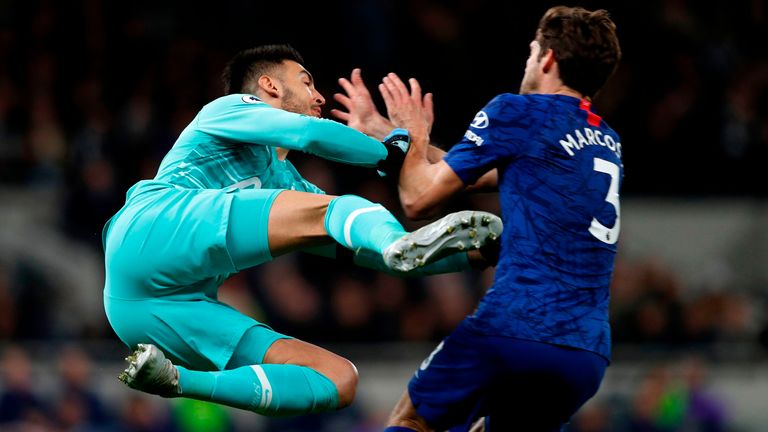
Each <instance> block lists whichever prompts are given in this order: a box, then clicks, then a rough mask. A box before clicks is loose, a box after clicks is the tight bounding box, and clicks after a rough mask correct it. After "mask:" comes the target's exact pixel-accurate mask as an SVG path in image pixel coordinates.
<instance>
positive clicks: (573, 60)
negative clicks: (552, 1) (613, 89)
mask: <svg viewBox="0 0 768 432" xmlns="http://www.w3.org/2000/svg"><path fill="white" fill-rule="evenodd" d="M536 40H537V41H538V42H539V45H541V54H540V55H541V56H543V55H544V54H545V53H546V52H547V50H548V49H552V51H553V53H554V55H555V59H556V60H557V64H558V67H559V69H560V79H562V81H563V84H565V85H567V86H568V87H570V88H572V89H574V90H576V91H578V92H580V93H581V94H583V95H584V96H586V97H593V96H594V95H595V94H596V93H597V92H598V91H599V90H600V88H602V87H603V85H604V84H605V82H606V81H608V78H610V76H611V75H612V74H613V72H614V71H615V70H616V68H617V67H618V64H619V60H621V48H620V47H619V39H618V37H617V36H616V24H614V23H613V21H611V18H610V17H609V16H608V12H607V11H606V10H604V9H599V10H596V11H588V10H586V9H584V8H581V7H566V6H555V7H553V8H550V9H549V10H548V11H547V12H545V13H544V16H543V17H542V18H541V20H540V21H539V28H538V29H537V31H536Z"/></svg>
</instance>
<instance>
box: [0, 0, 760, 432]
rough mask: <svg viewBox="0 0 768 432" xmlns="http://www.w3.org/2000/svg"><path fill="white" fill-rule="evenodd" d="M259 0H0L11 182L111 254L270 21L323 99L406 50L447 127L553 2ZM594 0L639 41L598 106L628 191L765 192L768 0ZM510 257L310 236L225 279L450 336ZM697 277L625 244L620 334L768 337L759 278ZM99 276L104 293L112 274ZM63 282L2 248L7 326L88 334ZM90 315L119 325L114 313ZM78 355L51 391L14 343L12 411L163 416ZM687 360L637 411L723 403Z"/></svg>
mask: <svg viewBox="0 0 768 432" xmlns="http://www.w3.org/2000/svg"><path fill="white" fill-rule="evenodd" d="M258 3H259V2H247V1H243V0H241V1H230V2H223V3H220V4H217V5H216V6H214V5H212V4H207V3H199V4H198V3H197V2H194V1H193V2H149V1H138V2H130V4H128V3H120V2H106V1H103V0H77V1H71V2H56V1H53V0H29V1H5V2H0V188H17V189H21V190H29V191H39V190H45V191H51V192H53V193H54V194H55V195H56V196H57V197H60V199H59V200H57V201H56V203H57V206H56V208H55V212H56V215H55V220H56V221H57V224H58V228H59V229H60V230H61V232H62V233H64V234H65V235H66V236H67V237H68V238H69V239H70V240H71V241H72V242H77V243H78V244H85V245H88V246H89V247H91V248H92V250H93V251H95V252H97V253H100V247H101V245H100V240H101V236H100V233H101V227H102V226H103V224H104V222H105V221H106V220H107V219H108V218H109V217H110V216H111V215H112V214H113V213H114V212H115V211H116V210H117V209H118V208H119V207H120V206H121V204H122V201H123V198H124V193H125V191H126V190H127V189H128V187H130V185H132V184H133V183H134V182H136V181H138V180H140V179H143V178H150V177H152V176H154V172H155V170H156V168H157V166H158V164H159V163H160V160H161V158H162V157H163V155H164V154H165V152H166V151H167V150H168V149H169V148H170V147H171V146H172V145H173V142H174V140H175V138H176V136H177V135H178V133H179V132H180V131H181V130H182V129H183V128H184V127H185V126H186V124H187V123H188V122H189V121H190V120H191V119H192V118H193V117H194V115H195V114H196V112H197V111H198V110H199V109H200V108H201V107H202V105H204V104H205V103H207V102H208V101H210V100H212V99H214V98H216V97H218V96H219V95H221V86H220V83H219V73H220V71H221V69H222V68H223V66H224V64H225V62H226V60H227V59H228V58H229V57H230V56H231V55H232V54H234V53H235V52H236V51H238V50H239V49H242V48H245V47H248V46H252V45H256V44H260V43H271V42H290V43H292V44H294V46H296V47H297V48H298V49H299V50H300V51H301V52H302V53H303V54H304V56H305V58H306V60H307V67H308V68H309V70H310V71H312V72H313V75H314V77H315V80H316V83H317V86H318V88H319V90H320V91H321V92H322V93H323V94H324V95H325V96H326V99H327V100H328V104H329V106H328V107H326V110H325V111H326V112H328V111H330V110H329V108H330V106H331V105H333V101H332V97H331V96H332V94H333V93H334V92H336V91H338V90H339V88H338V86H337V84H336V82H335V80H336V79H337V78H338V77H340V76H344V75H347V74H348V73H349V71H350V70H351V69H352V68H353V67H356V66H362V67H363V74H364V77H365V78H366V79H367V80H368V83H369V86H370V87H371V88H373V86H374V85H375V84H376V83H377V82H378V81H377V80H378V77H381V76H383V75H384V74H385V73H386V72H389V71H391V70H392V71H396V72H398V73H400V74H402V75H404V76H416V77H418V78H419V79H420V80H421V81H422V84H423V86H424V88H425V89H426V90H427V91H433V92H434V93H435V94H436V118H437V121H436V123H435V126H434V129H433V132H432V138H433V139H434V140H435V142H436V143H437V144H439V145H442V146H443V147H445V148H448V147H450V144H451V143H452V142H455V141H457V140H458V139H459V138H460V137H461V135H462V134H463V132H464V128H465V127H466V124H467V122H468V121H469V120H471V118H472V116H473V115H474V113H475V112H476V111H477V110H478V109H479V108H480V107H482V105H483V104H484V103H485V102H487V101H488V100H489V99H490V98H491V97H493V96H494V95H495V94H497V93H500V92H516V91H517V89H518V85H519V81H520V78H521V77H522V71H523V67H524V63H525V58H526V57H527V55H528V42H529V41H530V39H531V38H532V36H533V31H534V29H535V26H536V23H537V21H538V18H539V17H540V15H541V13H542V12H543V11H544V9H545V6H544V5H542V4H539V3H536V2H533V3H530V4H519V2H502V1H494V0H474V1H464V0H452V1H447V2H438V1H432V0H396V1H382V0H366V1H355V0H345V1H337V2H317V4H315V5H309V6H307V7H306V9H305V10H303V11H301V12H300V11H298V10H289V9H287V8H286V9H280V10H279V13H276V14H275V16H276V17H277V19H267V18H265V17H264V13H263V11H261V10H259V6H258ZM552 4H555V3H552ZM582 5H584V6H585V7H588V8H595V7H605V8H607V9H609V11H610V12H611V13H612V15H613V17H614V19H615V21H616V23H617V25H618V27H619V36H620V38H621V41H622V47H623V51H624V60H623V62H622V65H621V67H620V69H619V70H618V72H617V74H616V76H615V77H614V78H613V79H612V81H610V82H609V84H608V86H607V88H606V89H605V90H604V91H603V94H602V95H598V98H597V99H596V101H595V105H596V110H597V111H598V112H600V113H601V114H602V115H603V116H604V117H605V119H606V120H607V121H608V122H609V123H610V124H611V125H612V126H613V127H614V129H616V130H617V131H619V133H620V134H621V136H622V137H623V148H624V149H625V159H624V162H625V165H626V167H627V170H626V173H627V174H626V178H625V183H624V189H623V193H624V195H625V196H658V195H666V196H697V197H698V196H747V197H754V198H765V197H766V196H768V189H766V187H765V184H766V183H765V181H763V179H762V178H760V173H761V172H762V166H763V165H764V163H765V161H766V160H768V51H766V50H765V49H762V48H760V43H761V42H760V41H764V40H766V39H768V22H767V19H768V5H766V2H765V1H764V0H737V1H735V2H730V3H729V4H728V7H727V8H714V7H711V6H710V5H709V4H708V3H702V2H698V3H697V2H693V1H691V0H687V1H686V0H656V1H650V2H642V3H638V2H621V4H620V3H619V2H615V4H614V2H593V1H585V2H582ZM276 7H278V8H279V6H277V5H276ZM297 9H301V8H297ZM425 53H429V54H428V56H427V55H426V54H425ZM427 57H428V58H429V60H428V61H427V60H426V58H427ZM291 159H292V160H294V161H295V163H296V164H297V166H298V168H299V171H300V172H302V173H303V174H304V176H305V177H307V178H308V179H309V180H311V181H313V182H314V183H316V184H317V185H318V186H319V187H321V188H322V189H324V190H326V191H327V192H329V193H355V194H359V195H362V196H365V197H367V198H369V199H371V200H373V201H376V202H381V203H382V204H384V205H385V206H386V207H387V208H389V209H391V210H393V212H394V213H395V214H396V215H398V216H402V214H401V212H400V210H399V204H398V202H397V199H396V193H395V190H394V188H393V187H392V186H391V185H387V184H384V183H382V182H381V181H380V180H379V179H378V177H377V176H376V174H375V173H372V172H368V171H365V170H362V169H357V168H351V167H345V166H340V165H336V164H331V163H328V162H325V161H321V160H317V159H313V158H309V157H306V156H303V155H292V156H291ZM2 205H4V204H2V203H0V206H2ZM468 206H471V207H478V208H483V209H486V210H491V211H498V208H497V205H496V204H495V201H494V197H493V196H492V195H490V196H479V197H476V198H459V199H457V200H456V201H454V202H452V203H450V204H449V205H448V206H447V207H446V211H449V210H453V209H458V208H462V207H468ZM401 219H402V217H401ZM405 225H406V227H408V228H414V227H416V226H418V224H416V223H413V222H408V221H406V222H405ZM492 277H493V271H492V270H487V271H484V272H466V273H463V274H452V275H444V276H434V277H430V278H421V279H399V278H394V277H390V276H387V275H384V274H380V273H375V272H371V271H366V270H362V269H356V268H352V267H350V266H345V265H343V264H340V263H337V262H334V261H332V260H327V259H324V258H319V257H313V256H308V255H301V254H296V255H291V256H286V257H282V258H280V259H277V260H275V261H274V262H272V263H270V264H268V265H266V266H263V267H260V268H258V269H254V270H251V271H247V272H244V273H242V274H239V275H237V276H236V277H233V278H231V279H229V280H228V281H227V282H226V283H225V285H224V286H223V287H222V289H221V298H222V299H223V300H224V301H227V302H229V303H231V304H233V305H235V306H236V307H237V308H239V309H241V310H243V311H245V312H246V313H249V314H251V315H252V316H254V317H256V318H257V319H260V320H263V321H265V322H267V323H269V324H270V325H272V326H273V327H274V328H275V329H277V330H278V331H281V332H283V333H287V334H290V335H294V336H297V337H301V338H305V339H309V340H316V341H332V342H362V341H365V342H371V341H403V340H407V341H435V340H439V338H441V337H442V336H444V335H445V334H447V333H448V332H449V331H450V330H451V329H453V328H454V327H455V325H456V324H457V323H458V322H459V321H460V320H461V319H462V318H463V317H464V316H465V315H467V314H468V313H471V311H472V310H473V308H474V306H475V304H476V302H477V300H478V299H479V298H480V296H482V293H483V291H484V290H485V289H486V288H487V287H488V286H489V285H490V282H491V280H492ZM696 288H697V287H689V286H686V285H685V283H684V281H682V280H680V278H679V276H678V275H676V273H675V272H674V269H671V268H669V267H668V266H667V265H666V264H665V263H664V262H659V261H658V260H655V259H653V258H649V257H622V256H621V254H620V257H619V260H618V262H617V267H616V274H615V278H614V283H613V287H612V296H613V302H612V311H611V313H612V324H613V329H614V340H615V342H616V344H617V346H618V347H621V346H622V345H629V344H643V346H646V347H655V348H658V349H659V350H676V349H692V348H696V349H699V350H700V351H701V352H703V353H704V355H707V356H710V355H712V354H713V352H712V350H711V348H712V347H713V346H716V345H717V344H718V343H719V342H723V341H744V342H747V343H749V344H754V345H755V346H763V347H768V322H763V321H762V320H763V319H764V318H763V317H764V316H765V315H766V314H765V313H764V311H762V310H760V304H761V303H760V301H762V299H757V300H758V301H756V299H755V298H753V297H749V296H746V295H742V294H740V291H738V290H725V289H718V290H701V289H696ZM83 289H89V290H92V291H93V292H92V294H93V295H94V296H99V295H100V289H101V287H85V288H83ZM60 295H61V292H60V290H59V289H57V280H56V278H55V277H51V276H50V275H49V274H46V273H44V272H41V271H40V270H39V268H38V266H37V263H36V262H35V261H34V260H30V259H28V258H24V257H11V258H9V257H7V256H0V341H2V342H24V341H27V340H61V339H63V338H65V337H69V336H72V335H64V334H62V333H61V332H60V331H59V329H58V328H57V326H56V325H55V313H54V312H55V311H54V309H55V308H56V299H57V296H60ZM76 336H79V337H83V338H92V339H95V340H99V339H103V338H108V339H109V338H114V335H113V334H112V332H111V330H110V329H109V327H108V325H107V323H106V321H105V320H104V322H103V325H102V326H97V327H95V328H94V327H90V326H89V327H87V328H82V329H80V330H79V331H78V334H77V335H76ZM60 357H61V358H62V359H67V360H66V361H62V363H63V364H67V365H72V366H69V367H71V368H72V369H73V370H70V369H68V368H69V367H68V368H62V369H61V370H60V371H59V373H60V379H61V383H60V384H59V385H57V386H55V388H56V389H57V391H59V392H61V393H62V396H61V397H59V396H57V399H49V400H45V399H44V398H43V397H42V395H41V394H35V392H34V391H33V390H34V388H35V387H34V384H33V383H30V382H29V379H30V376H29V373H28V372H29V371H28V369H25V367H24V365H25V364H27V365H28V364H29V363H28V362H29V360H28V353H26V352H25V351H24V350H23V349H21V348H17V347H11V348H8V349H6V350H5V351H4V354H3V359H4V360H3V361H4V364H5V368H4V369H3V371H4V375H3V381H2V382H1V383H0V389H2V391H3V392H4V393H3V395H2V399H1V400H0V429H3V430H6V429H5V428H4V426H3V425H5V424H8V422H28V423H29V424H33V425H39V426H40V427H41V428H45V427H48V426H51V427H53V426H55V427H59V428H61V429H62V430H89V429H88V428H87V427H85V426H82V427H79V426H78V427H74V426H73V425H96V426H97V425H104V424H109V425H111V426H110V427H113V428H114V429H110V430H120V428H121V427H122V428H123V429H124V430H165V429H162V428H161V427H160V426H157V424H154V425H153V426H151V427H150V426H147V425H144V426H141V425H132V426H131V425H129V424H128V423H129V422H141V421H142V418H144V416H145V410H152V409H156V408H157V407H154V406H152V405H151V404H149V403H147V402H146V400H144V399H141V398H138V397H137V398H132V399H130V400H127V401H124V404H123V405H122V406H121V408H120V409H119V410H118V411H112V412H109V410H108V409H106V408H105V403H104V402H103V401H100V400H99V398H98V395H97V394H96V393H94V392H93V389H92V388H90V389H89V388H88V385H86V384H87V379H86V378H85V377H84V375H85V372H84V371H83V370H78V368H85V366H82V365H83V364H87V363H88V356H87V354H86V353H84V352H83V351H78V350H77V349H74V348H73V349H68V350H64V351H63V352H62V353H61V354H60ZM78 364H79V365H81V366H77V365H78ZM8 365H13V366H12V367H10V368H9V367H8ZM686 370H688V371H689V372H690V373H688V372H686V374H683V375H685V377H687V378H682V377H683V375H675V374H670V372H669V371H668V370H666V369H664V368H660V369H658V370H654V371H653V372H652V373H649V375H648V377H647V380H646V381H645V382H644V384H643V385H642V386H641V388H640V389H639V390H638V391H639V393H638V394H637V396H636V398H635V399H633V400H629V401H626V403H627V405H626V406H627V410H626V412H627V413H635V414H636V416H637V421H636V422H634V423H633V425H635V426H633V427H636V428H635V429H632V430H633V431H634V430H636V431H657V430H658V431H668V430H682V429H675V427H681V428H682V427H684V426H685V425H686V424H688V423H685V422H686V421H694V420H690V417H687V416H686V415H683V413H689V412H694V411H696V410H697V409H699V408H696V407H697V406H699V405H702V406H704V408H701V410H702V411H703V412H706V413H707V414H702V415H705V416H710V417H711V418H714V419H716V420H717V421H721V420H722V418H723V417H722V416H723V414H722V412H721V411H720V408H719V407H718V406H717V403H716V401H708V399H706V398H705V397H704V396H699V393H698V390H697V389H698V387H697V384H696V380H695V378H693V377H692V376H695V366H693V363H691V365H690V367H687V368H686ZM9 371H12V372H9ZM30 389H31V390H32V391H31V390H30ZM65 394H66V395H65ZM72 395H74V396H72ZM70 396H71V397H70ZM701 398H703V399H702V400H704V401H703V402H701V401H700V399H701ZM710 405H711V406H710ZM659 406H663V407H664V408H663V409H662V408H659ZM649 407H656V408H654V409H662V410H663V411H664V413H662V414H659V413H658V412H655V411H653V410H652V409H651V408H649ZM590 409H591V410H593V411H594V413H598V414H599V413H600V412H601V409H602V408H601V407H600V406H595V407H592V408H590ZM591 412H592V411H590V412H588V413H586V414H584V418H583V422H584V423H583V424H580V425H577V424H576V423H575V424H574V428H576V427H578V428H579V429H574V430H579V431H592V430H594V431H600V430H608V429H599V428H597V426H594V425H593V426H590V423H589V420H590V419H593V424H594V422H597V423H598V426H599V421H603V422H604V424H609V423H610V422H609V423H605V422H606V421H609V420H611V419H610V418H606V416H605V415H603V416H600V415H597V414H595V415H593V417H589V415H590V413H591ZM696 412H698V411H696ZM649 413H651V414H649ZM603 414H604V413H603ZM211 415H212V416H214V417H215V416H216V414H215V413H214V414H211ZM691 415H693V414H691ZM697 415H698V414H697ZM19 416H22V417H19ZM654 416H656V417H654ZM658 416H662V417H664V420H658V418H657V417H658ZM609 417H610V416H609ZM710 417H707V418H710ZM167 418H168V419H169V423H168V425H169V426H168V427H169V428H172V427H178V425H175V426H174V425H172V423H173V421H172V419H173V415H172V413H171V414H168V417H167ZM624 418H634V417H632V415H629V414H628V417H627V416H625V417H624ZM648 418H654V419H656V420H654V421H655V423H654V422H651V421H646V420H647V419H648ZM222 421H224V420H222ZM633 421H634V420H633ZM713 422H714V423H713V424H719V423H717V422H715V421H714V420H713ZM646 423H648V424H650V426H647V425H646ZM25 424H26V423H25ZM120 425H122V426H120ZM660 425H661V426H660ZM664 425H667V426H669V428H667V429H664V428H662V426H664ZM646 426H647V427H646ZM590 427H591V429H590ZM665 427H666V426H665ZM153 428H154V429H153ZM654 428H656V429H654ZM23 430H26V429H23ZM29 430H32V429H29ZM41 430H44V429H41ZM685 430H713V431H716V430H722V429H717V428H712V429H685Z"/></svg>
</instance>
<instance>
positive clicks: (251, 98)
mask: <svg viewBox="0 0 768 432" xmlns="http://www.w3.org/2000/svg"><path fill="white" fill-rule="evenodd" d="M242 99H243V102H245V103H247V104H256V103H259V102H261V101H260V100H259V98H257V97H256V96H253V95H245V96H243V97H242Z"/></svg>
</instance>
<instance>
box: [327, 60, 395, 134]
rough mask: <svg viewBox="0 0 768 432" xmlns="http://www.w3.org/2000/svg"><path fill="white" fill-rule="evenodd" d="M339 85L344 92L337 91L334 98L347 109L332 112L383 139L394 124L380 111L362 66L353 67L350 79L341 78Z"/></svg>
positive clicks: (365, 131)
mask: <svg viewBox="0 0 768 432" xmlns="http://www.w3.org/2000/svg"><path fill="white" fill-rule="evenodd" d="M339 85H340V86H341V88H342V89H344V92H345V93H346V94H343V93H336V94H334V95H333V98H334V99H335V100H336V102H338V103H339V104H341V105H342V106H343V107H344V109H346V111H342V110H340V109H332V110H331V114H332V115H333V116H334V117H336V118H338V119H339V120H341V121H343V122H346V123H347V126H349V127H351V128H354V129H357V130H358V131H360V132H362V133H364V134H366V135H369V136H372V137H374V138H376V139H378V140H383V139H384V137H385V135H386V134H387V133H389V131H391V130H392V129H393V128H394V126H393V125H392V122H390V121H389V120H388V119H387V118H386V117H384V116H383V115H381V113H379V110H378V109H376V105H375V104H374V103H373V98H372V97H371V93H370V92H369V91H368V88H367V87H366V86H365V82H364V81H363V75H362V72H361V71H360V68H355V69H352V74H351V75H350V77H349V79H346V78H339Z"/></svg>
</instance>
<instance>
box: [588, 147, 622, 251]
mask: <svg viewBox="0 0 768 432" xmlns="http://www.w3.org/2000/svg"><path fill="white" fill-rule="evenodd" d="M594 169H595V171H597V172H601V173H604V174H608V175H609V176H611V185H610V186H609V187H608V194H606V195H605V200H606V201H607V202H609V203H610V204H611V205H612V206H613V208H614V209H616V222H615V223H614V224H613V227H612V228H608V227H606V226H605V225H603V224H601V223H600V221H598V220H597V219H595V218H594V217H593V218H592V224H591V225H590V227H589V232H590V233H591V234H592V235H593V236H595V238H596V239H598V240H600V241H601V242H603V243H608V244H615V243H616V242H617V241H618V240H619V227H620V219H619V214H620V211H619V166H618V165H616V164H615V163H613V162H608V161H607V160H605V159H600V158H595V168H594Z"/></svg>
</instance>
